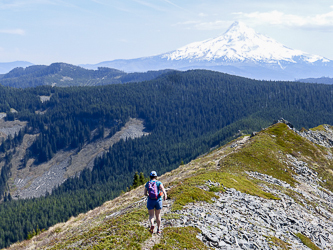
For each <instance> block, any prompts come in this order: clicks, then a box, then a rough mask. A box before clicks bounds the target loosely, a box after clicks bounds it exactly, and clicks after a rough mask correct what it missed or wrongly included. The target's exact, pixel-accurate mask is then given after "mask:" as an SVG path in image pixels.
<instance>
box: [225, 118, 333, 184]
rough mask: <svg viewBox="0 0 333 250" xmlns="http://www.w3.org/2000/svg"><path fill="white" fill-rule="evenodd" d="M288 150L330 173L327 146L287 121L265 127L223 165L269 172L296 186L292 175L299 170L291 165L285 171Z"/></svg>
mask: <svg viewBox="0 0 333 250" xmlns="http://www.w3.org/2000/svg"><path fill="white" fill-rule="evenodd" d="M286 154H290V155H292V156H294V157H297V159H299V160H302V161H304V162H306V163H308V165H309V167H310V168H311V167H313V168H317V169H316V171H318V172H319V173H321V172H326V173H327V171H325V169H327V168H331V165H333V164H332V161H330V160H328V159H327V158H326V155H327V149H326V148H324V147H321V146H318V145H314V144H313V143H311V142H310V141H308V140H307V139H305V138H303V137H301V136H299V135H298V134H296V133H295V132H294V131H292V130H290V129H288V127H287V126H286V125H285V124H283V123H278V124H275V125H273V126H271V127H269V128H267V129H265V130H263V131H261V132H260V133H258V135H256V136H254V137H253V138H251V141H250V143H249V144H247V145H246V146H245V147H244V148H243V149H242V150H241V151H239V152H236V153H234V154H230V155H229V156H227V157H225V158H224V159H222V160H221V161H220V162H219V165H220V166H221V168H222V169H223V170H225V171H228V172H233V173H236V172H243V171H244V170H247V171H257V172H260V173H264V174H268V175H271V176H273V177H275V178H277V179H280V180H282V181H285V182H287V183H289V184H291V185H292V186H294V185H295V183H296V181H295V180H294V179H293V177H292V175H293V174H295V173H294V172H293V171H292V170H291V169H288V171H284V170H285V169H286V166H285V161H286V160H287V158H286ZM319 166H320V167H319ZM330 183H331V182H328V183H327V185H328V184H330ZM332 187H333V178H332Z"/></svg>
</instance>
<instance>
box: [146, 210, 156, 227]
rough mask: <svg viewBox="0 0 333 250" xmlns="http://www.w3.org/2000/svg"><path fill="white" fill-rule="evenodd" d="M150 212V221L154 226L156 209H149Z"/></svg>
mask: <svg viewBox="0 0 333 250" xmlns="http://www.w3.org/2000/svg"><path fill="white" fill-rule="evenodd" d="M148 213H149V222H150V225H151V226H154V217H155V216H154V209H151V210H148Z"/></svg>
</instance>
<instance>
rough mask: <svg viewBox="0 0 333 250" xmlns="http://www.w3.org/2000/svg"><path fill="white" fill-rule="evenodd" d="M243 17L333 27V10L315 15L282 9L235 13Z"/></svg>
mask: <svg viewBox="0 0 333 250" xmlns="http://www.w3.org/2000/svg"><path fill="white" fill-rule="evenodd" d="M234 14H235V15H237V16H238V18H241V19H248V20H250V21H255V22H260V23H269V24H275V25H284V26H290V27H303V28H318V27H333V11H331V12H328V13H324V14H318V15H314V16H298V15H291V14H285V13H283V12H280V11H276V10H275V11H270V12H252V13H243V12H238V13H234Z"/></svg>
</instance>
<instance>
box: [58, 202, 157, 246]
mask: <svg viewBox="0 0 333 250" xmlns="http://www.w3.org/2000/svg"><path fill="white" fill-rule="evenodd" d="M147 219H148V211H147V209H146V208H140V209H137V210H135V211H132V212H130V213H126V214H124V215H121V216H119V217H117V218H113V219H110V220H107V221H104V222H103V223H102V224H101V225H99V226H97V227H94V228H92V229H91V230H89V231H88V232H85V233H83V234H76V235H71V236H69V237H67V238H66V240H65V241H64V242H59V243H57V244H56V245H55V246H54V247H53V248H52V249H96V250H97V249H141V244H142V243H143V242H144V241H146V240H147V239H148V238H149V237H151V234H150V233H149V231H148V229H147V228H145V227H143V226H141V225H140V223H139V222H141V221H143V220H147Z"/></svg>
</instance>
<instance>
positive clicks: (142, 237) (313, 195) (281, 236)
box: [8, 121, 333, 249]
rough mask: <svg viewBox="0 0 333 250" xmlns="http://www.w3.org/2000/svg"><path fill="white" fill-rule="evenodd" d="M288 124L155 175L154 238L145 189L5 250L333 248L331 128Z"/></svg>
mask: <svg viewBox="0 0 333 250" xmlns="http://www.w3.org/2000/svg"><path fill="white" fill-rule="evenodd" d="M288 125H289V126H290V124H289V123H286V122H285V121H281V122H280V123H277V124H274V125H272V126H270V127H269V128H267V129H264V130H262V131H260V132H259V133H256V134H255V135H254V136H251V137H249V136H242V137H240V138H238V139H236V140H234V141H232V142H231V143H229V144H227V145H225V146H223V147H221V148H218V149H216V150H214V151H212V152H210V153H209V154H206V155H204V156H202V157H200V158H198V159H196V160H194V161H192V162H190V163H189V164H186V165H182V166H180V167H179V168H178V169H175V170H173V171H172V172H170V173H166V174H164V175H163V176H161V177H159V179H160V180H161V181H162V182H163V183H164V184H165V186H166V187H167V190H168V191H167V192H168V194H169V198H170V199H169V200H168V201H166V202H165V205H166V206H165V207H164V208H163V221H162V223H163V232H162V235H160V236H159V235H156V234H153V235H150V234H149V233H148V228H147V227H148V214H147V211H146V208H145V199H144V197H142V190H143V186H141V187H139V188H137V189H135V190H133V191H130V192H127V193H125V194H123V195H122V196H120V197H118V198H116V199H114V200H112V201H108V202H106V203H105V204H103V205H102V206H101V207H98V208H96V209H94V210H92V211H90V212H88V213H87V214H81V215H79V216H78V217H76V218H72V219H71V220H69V221H68V222H66V223H62V224H57V225H55V226H54V227H52V228H50V229H49V230H48V231H46V232H43V233H40V234H39V235H38V236H36V237H34V238H33V239H31V240H29V241H23V242H20V243H17V244H14V245H12V246H11V247H10V248H8V249H72V248H80V249H91V248H95V249H106V248H110V249H123V248H127V249H129V248H130V249H184V248H186V249H209V248H210V249H211V248H215V249H221V248H222V249H223V248H228V247H229V248H231V247H234V248H254V249H263V248H265V249H267V248H271V249H306V245H307V246H308V247H311V249H319V248H320V249H332V247H331V246H332V244H333V225H332V223H331V218H332V215H333V193H332V191H333V174H332V168H333V167H332V166H333V165H332V164H333V162H332V157H331V155H332V146H333V145H332V143H331V142H330V144H327V142H325V139H320V138H327V139H328V138H332V137H333V129H332V127H331V126H328V125H324V126H319V127H317V128H315V129H313V130H310V131H305V130H303V131H302V132H299V131H297V130H294V129H292V128H291V127H289V126H288ZM313 138H317V140H316V142H319V143H320V144H323V145H326V147H324V146H321V145H318V144H316V143H313V142H312V140H313ZM327 141H328V140H327ZM311 244H312V245H311ZM316 247H317V248H316ZM318 247H319V248H318Z"/></svg>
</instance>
